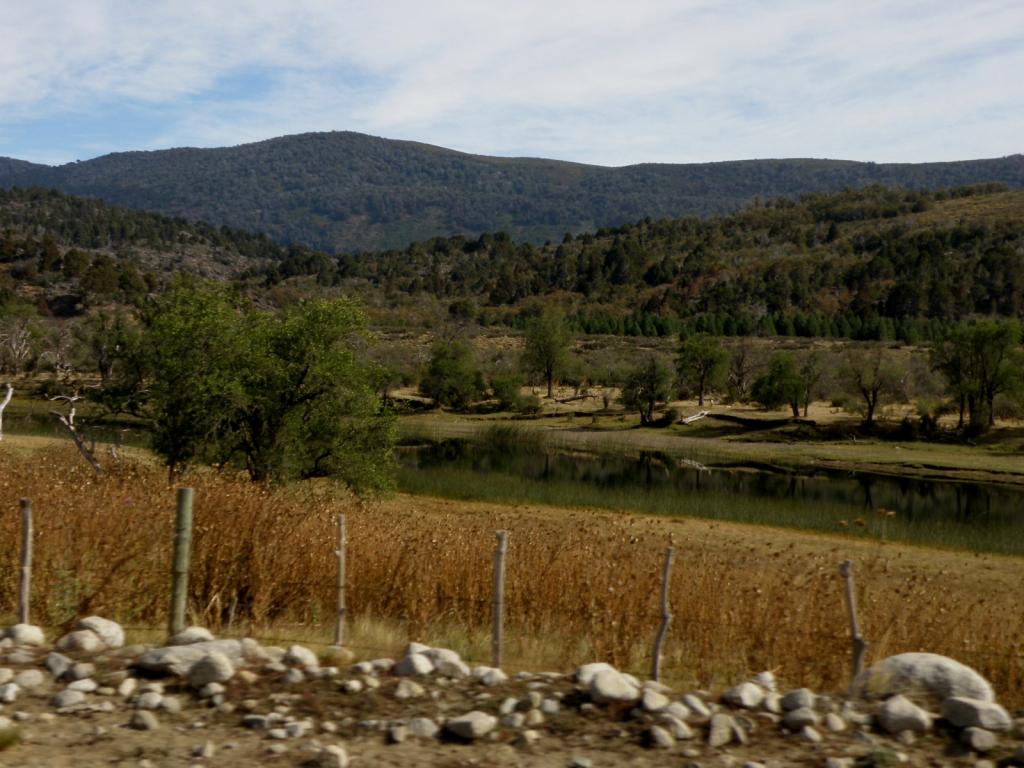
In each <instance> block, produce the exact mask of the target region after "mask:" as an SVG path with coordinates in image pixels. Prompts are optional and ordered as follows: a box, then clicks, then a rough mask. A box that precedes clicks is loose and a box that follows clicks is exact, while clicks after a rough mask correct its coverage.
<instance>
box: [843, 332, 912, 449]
mask: <svg viewBox="0 0 1024 768" xmlns="http://www.w3.org/2000/svg"><path fill="white" fill-rule="evenodd" d="M839 375H840V377H841V379H842V381H843V382H844V383H845V386H846V388H847V390H848V391H849V392H850V394H852V395H854V396H856V397H859V398H860V400H861V409H860V410H861V413H862V415H863V416H864V420H863V422H862V426H863V427H865V428H866V429H871V428H872V427H873V426H874V424H875V415H876V414H877V413H878V409H879V407H880V406H881V405H882V403H883V402H884V401H885V400H886V399H887V398H897V397H900V396H902V390H903V385H904V377H905V373H904V371H903V370H902V369H901V367H900V366H899V365H898V364H897V363H896V361H895V360H894V359H893V357H892V355H891V354H890V353H889V352H888V350H886V349H885V348H884V347H880V346H873V347H870V348H860V349H857V348H852V349H848V350H847V351H846V354H845V355H844V357H843V362H842V364H841V365H840V369H839Z"/></svg>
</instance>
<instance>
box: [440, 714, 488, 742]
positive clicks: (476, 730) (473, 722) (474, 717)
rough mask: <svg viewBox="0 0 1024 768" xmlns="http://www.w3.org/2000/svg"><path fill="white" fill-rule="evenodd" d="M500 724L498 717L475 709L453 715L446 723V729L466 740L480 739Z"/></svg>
mask: <svg viewBox="0 0 1024 768" xmlns="http://www.w3.org/2000/svg"><path fill="white" fill-rule="evenodd" d="M497 725H498V718H496V717H494V715H489V714H487V713H486V712H480V711H479V710H474V711H473V712H468V713H466V714H465V715H461V716H460V717H453V718H451V719H450V720H448V721H447V722H446V723H445V724H444V729H445V730H446V731H448V733H451V734H452V735H454V736H457V737H458V738H460V739H465V740H466V741H472V740H474V739H479V738H480V737H482V736H486V735H487V734H488V733H490V732H491V731H493V730H494V729H495V727H496V726H497Z"/></svg>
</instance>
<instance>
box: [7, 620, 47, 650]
mask: <svg viewBox="0 0 1024 768" xmlns="http://www.w3.org/2000/svg"><path fill="white" fill-rule="evenodd" d="M4 637H6V638H7V639H8V640H10V641H11V642H12V643H13V644H14V645H45V643H46V634H45V633H44V632H43V628H42V627H37V626H36V625H35V624H15V625H13V626H10V627H8V628H7V631H6V632H5V633H4Z"/></svg>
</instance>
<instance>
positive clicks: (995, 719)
mask: <svg viewBox="0 0 1024 768" xmlns="http://www.w3.org/2000/svg"><path fill="white" fill-rule="evenodd" d="M942 716H943V717H944V718H946V719H947V720H949V722H951V723H952V724H953V725H955V726H956V727H957V728H970V727H972V726H977V727H978V728H985V729H986V730H989V731H1008V730H1010V726H1011V725H1013V721H1011V720H1010V715H1009V713H1008V712H1007V711H1006V710H1005V709H1003V708H1002V707H1001V706H999V705H998V704H996V703H995V702H993V701H983V700H981V699H969V698H966V697H963V696H952V697H950V698H948V699H946V700H945V701H944V702H943V703H942Z"/></svg>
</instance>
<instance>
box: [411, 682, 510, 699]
mask: <svg viewBox="0 0 1024 768" xmlns="http://www.w3.org/2000/svg"><path fill="white" fill-rule="evenodd" d="M425 693H426V689H424V687H423V686H422V685H420V684H419V683H417V682H416V681H415V680H409V679H408V678H406V679H403V680H399V681H398V686H397V687H396V688H395V698H396V699H418V698H419V697H421V696H423V695H424V694H425ZM513 701H514V700H513Z"/></svg>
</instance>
